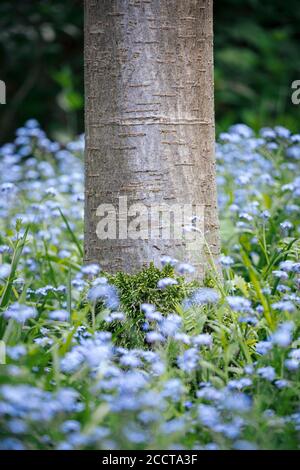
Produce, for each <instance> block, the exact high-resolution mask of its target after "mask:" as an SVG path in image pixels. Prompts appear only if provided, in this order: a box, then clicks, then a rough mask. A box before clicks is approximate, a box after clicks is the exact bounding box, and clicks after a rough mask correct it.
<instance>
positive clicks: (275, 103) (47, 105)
mask: <svg viewBox="0 0 300 470" xmlns="http://www.w3.org/2000/svg"><path fill="white" fill-rule="evenodd" d="M82 3H83V2H82V0H72V1H70V0H66V1H58V0H51V1H50V0H40V1H29V0H27V1H26V0H22V1H20V0H18V1H16V0H11V1H9V2H7V1H4V0H2V1H1V4H0V58H1V59H0V79H1V80H4V81H5V82H6V85H7V105H1V107H0V119H1V123H0V141H1V142H3V141H6V140H8V139H10V138H11V137H12V135H13V132H14V130H15V128H16V127H17V126H20V125H22V124H23V122H24V121H25V120H26V119H28V118H31V117H33V118H36V119H38V120H39V121H40V122H41V124H42V125H43V127H44V128H45V129H46V130H47V131H48V132H50V134H51V135H52V137H58V136H59V134H71V135H72V134H74V133H78V132H81V131H82V130H83V50H82V49H83V7H82ZM214 3H215V7H214V8H215V97H216V120H217V130H221V129H225V128H227V127H228V126H229V125H230V124H232V123H235V122H245V123H247V124H249V125H250V126H252V127H254V128H255V129H258V128H259V127H261V126H264V125H273V124H275V123H276V124H282V125H285V126H287V127H289V128H291V129H292V130H294V131H296V130H299V129H298V117H299V113H300V106H295V105H293V104H292V103H291V88H290V86H291V82H292V81H293V80H297V79H300V54H299V32H298V31H299V24H300V4H299V1H298V0H291V1H284V0H264V1H262V0H215V2H214Z"/></svg>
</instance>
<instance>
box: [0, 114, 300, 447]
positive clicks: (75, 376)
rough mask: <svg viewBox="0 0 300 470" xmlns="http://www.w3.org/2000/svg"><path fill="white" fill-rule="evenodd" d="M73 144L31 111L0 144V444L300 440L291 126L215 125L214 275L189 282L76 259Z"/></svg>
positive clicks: (294, 137) (297, 190)
mask: <svg viewBox="0 0 300 470" xmlns="http://www.w3.org/2000/svg"><path fill="white" fill-rule="evenodd" d="M82 150H83V141H82V138H80V139H79V140H77V141H74V142H70V143H68V144H66V145H62V144H59V143H57V142H53V141H50V140H49V139H47V137H46V135H45V134H44V133H43V131H42V130H41V129H40V128H39V126H38V124H37V123H36V122H35V121H34V120H31V121H29V122H27V123H26V125H25V127H22V128H20V129H18V130H17V137H16V140H15V141H14V143H13V144H7V145H4V146H3V147H1V148H0V191H1V199H0V218H1V219H0V220H1V222H0V257H1V260H0V319H1V338H2V340H4V341H5V343H6V360H7V364H6V365H3V366H1V370H0V416H1V423H2V424H1V429H0V448H2V449H114V448H116V449H144V448H146V449H170V450H173V449H276V450H277V449H297V448H299V429H300V414H299V396H300V393H299V391H300V390H299V387H300V385H299V384H300V380H299V378H300V377H299V374H300V317H299V303H300V298H299V294H298V289H299V272H300V263H299V248H300V245H299V198H300V181H299V177H298V176H297V175H298V174H299V161H300V136H299V135H298V134H291V133H290V132H289V131H288V130H287V129H285V128H283V127H279V126H278V127H276V128H275V129H271V128H265V129H262V130H261V132H260V135H259V136H258V137H257V136H255V134H254V133H253V131H252V130H251V129H250V128H248V127H247V126H244V125H241V124H240V125H237V126H233V127H232V128H231V129H230V130H229V132H227V133H223V134H221V135H220V139H219V143H218V144H217V166H218V185H219V207H220V216H221V226H222V242H223V253H222V256H221V258H220V263H221V265H222V267H223V278H222V279H221V278H220V277H219V276H217V274H215V277H214V279H212V278H211V279H210V282H209V287H207V285H205V286H192V287H193V289H192V291H191V290H190V287H191V286H190V284H189V283H184V282H183V280H182V275H181V274H180V275H179V265H178V262H177V261H176V260H171V264H172V266H173V268H171V267H170V266H167V267H165V268H164V269H163V271H160V270H159V269H157V268H155V267H154V266H151V267H148V268H147V269H145V270H143V272H142V273H139V274H136V275H133V276H129V275H125V274H121V273H120V274H117V275H116V276H109V275H108V274H105V273H103V272H102V271H101V267H99V266H98V265H95V264H93V265H88V266H83V265H82V260H81V251H82V247H81V245H82V235H81V234H82V209H83V208H82V202H83V197H82V191H83V172H82V161H81V158H82ZM21 220H22V222H21ZM215 272H216V273H217V271H215ZM175 278H176V280H177V281H178V285H177V284H174V282H173V281H174V279H175ZM170 279H171V280H172V282H171V281H170ZM212 281H213V282H214V285H212V284H211V283H212ZM185 289H186V290H187V292H186V294H185V295H184V298H183V291H184V290H185ZM171 293H172V295H170V294H171ZM140 304H141V305H140ZM100 305H101V308H100ZM136 317H138V318H137V320H138V322H139V323H140V324H141V325H140V326H141V329H139V328H138V327H137V328H136V330H135V332H136V335H134V330H133V329H132V331H131V334H130V335H129V337H130V338H129V339H130V341H127V340H125V341H124V338H126V335H128V330H130V328H131V326H130V325H133V321H135V319H136ZM142 322H143V323H142ZM100 325H101V328H100ZM111 330H112V332H113V334H111ZM140 333H142V334H143V338H142V341H141V336H140Z"/></svg>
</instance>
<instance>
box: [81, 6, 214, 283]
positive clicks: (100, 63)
mask: <svg viewBox="0 0 300 470" xmlns="http://www.w3.org/2000/svg"><path fill="white" fill-rule="evenodd" d="M212 17H213V16H212V0H85V113H86V114H85V122H86V155H85V178H86V182H85V185H86V193H85V198H86V199H85V201H86V202H85V204H86V207H85V261H86V262H94V261H96V262H99V263H100V264H101V265H102V267H103V268H104V269H107V270H109V271H117V270H125V271H127V272H132V271H136V270H138V269H140V268H141V267H142V266H143V265H144V264H148V263H149V262H150V261H152V260H154V261H155V262H158V260H159V258H160V257H161V256H162V255H164V254H167V255H171V256H175V257H180V258H181V259H185V260H189V261H192V262H193V263H194V265H195V266H196V268H197V273H198V275H199V276H201V275H202V274H203V268H204V265H205V254H204V251H205V250H203V249H201V247H200V246H199V251H198V253H197V254H195V252H194V251H193V253H191V252H189V247H188V246H187V244H186V243H185V241H184V240H178V239H169V240H163V239H162V240H157V239H156V240H153V239H151V238H150V239H148V240H141V239H140V240H132V239H129V238H128V237H125V238H123V239H120V237H118V238H116V239H108V240H100V239H99V238H98V237H97V234H96V227H97V223H98V222H99V217H98V216H97V214H96V211H97V207H98V206H99V205H100V204H104V203H105V204H107V203H111V204H113V205H115V206H117V205H118V198H119V196H126V197H127V198H128V201H127V203H128V206H130V205H132V204H136V203H142V204H145V205H146V206H149V205H150V204H153V203H154V204H163V203H166V204H169V205H170V204H171V205H172V204H174V203H177V204H190V203H192V204H201V205H203V206H204V207H205V213H204V216H205V219H204V229H205V238H206V240H207V242H208V245H209V247H210V250H211V252H212V254H213V256H216V255H217V254H218V251H219V238H218V237H219V227H218V217H217V204H216V178H215V157H214V140H215V133H214V103H213V25H212ZM119 217H122V214H120V215H119ZM125 217H126V215H125ZM129 219H130V217H129Z"/></svg>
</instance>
